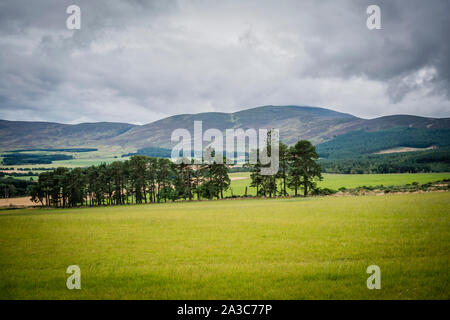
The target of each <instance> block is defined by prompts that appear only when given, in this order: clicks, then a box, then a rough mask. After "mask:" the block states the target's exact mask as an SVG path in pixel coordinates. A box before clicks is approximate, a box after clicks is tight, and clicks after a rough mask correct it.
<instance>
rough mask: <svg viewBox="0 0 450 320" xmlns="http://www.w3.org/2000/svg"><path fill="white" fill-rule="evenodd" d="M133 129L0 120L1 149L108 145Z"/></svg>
mask: <svg viewBox="0 0 450 320" xmlns="http://www.w3.org/2000/svg"><path fill="white" fill-rule="evenodd" d="M133 127H135V125H132V124H128V123H111V122H97V123H81V124H76V125H70V124H61V123H53V122H31V121H6V120H0V150H2V151H6V150H13V149H34V148H58V147H60V148H69V147H82V146H94V147H95V146H97V145H105V144H106V145H107V143H105V142H106V141H107V140H108V139H110V138H112V137H115V136H118V135H121V134H123V133H125V132H126V131H128V130H130V129H131V128H133Z"/></svg>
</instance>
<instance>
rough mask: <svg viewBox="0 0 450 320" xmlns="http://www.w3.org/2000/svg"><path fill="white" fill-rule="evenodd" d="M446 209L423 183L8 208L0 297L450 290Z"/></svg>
mask: <svg viewBox="0 0 450 320" xmlns="http://www.w3.org/2000/svg"><path fill="white" fill-rule="evenodd" d="M449 208H450V196H449V193H426V194H408V195H403V194H402V195H385V196H364V197H318V198H308V199H302V198H297V199H277V200H262V199H260V200H225V201H203V202H193V203H175V204H160V205H134V206H120V207H103V208H92V209H91V208H80V209H61V210H58V209H21V210H5V211H0V298H2V299H11V298H12V299H105V298H106V299H310V298H317V299H449V298H450V296H449V293H450V291H449V280H450V279H449V253H450V217H449V213H450V212H449ZM73 264H76V265H78V266H79V267H80V268H81V286H82V289H81V290H68V289H66V279H67V277H68V275H67V274H66V273H65V272H66V268H67V267H68V266H69V265H73ZM372 264H375V265H378V266H379V267H380V268H381V290H368V289H367V287H366V279H367V277H368V276H369V275H368V274H366V268H367V267H368V266H369V265H372Z"/></svg>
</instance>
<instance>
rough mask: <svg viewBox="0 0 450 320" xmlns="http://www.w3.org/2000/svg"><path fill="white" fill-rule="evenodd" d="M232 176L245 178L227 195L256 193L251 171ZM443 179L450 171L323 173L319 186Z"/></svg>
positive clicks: (388, 183) (449, 175) (358, 185)
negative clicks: (252, 183) (251, 184)
mask: <svg viewBox="0 0 450 320" xmlns="http://www.w3.org/2000/svg"><path fill="white" fill-rule="evenodd" d="M230 177H234V178H239V177H242V178H245V179H241V180H234V181H231V189H230V190H228V191H227V192H226V195H227V196H230V195H231V193H233V194H235V195H243V194H245V187H246V186H247V194H248V195H255V194H256V188H252V187H250V183H251V180H250V173H247V172H239V173H232V174H230ZM443 179H450V173H446V172H443V173H407V174H403V173H391V174H323V181H320V182H318V186H319V187H321V188H330V189H333V190H338V189H339V188H341V187H345V188H356V187H362V186H378V185H384V186H397V185H405V184H410V183H413V182H418V183H419V184H424V183H428V182H434V181H438V180H443ZM291 193H292V194H293V192H291Z"/></svg>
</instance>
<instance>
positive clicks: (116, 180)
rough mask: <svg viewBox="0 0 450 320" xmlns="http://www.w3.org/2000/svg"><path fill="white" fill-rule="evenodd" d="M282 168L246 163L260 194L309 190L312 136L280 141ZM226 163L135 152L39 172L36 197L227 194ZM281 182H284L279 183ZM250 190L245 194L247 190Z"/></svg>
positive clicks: (73, 202) (54, 201)
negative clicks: (269, 170)
mask: <svg viewBox="0 0 450 320" xmlns="http://www.w3.org/2000/svg"><path fill="white" fill-rule="evenodd" d="M279 159H280V170H279V172H278V173H277V174H276V175H273V176H263V175H261V168H262V167H263V166H262V165H261V163H259V162H258V163H256V164H253V165H250V164H246V165H245V166H246V167H247V168H248V169H249V170H250V171H251V186H252V187H255V188H256V190H257V195H258V196H269V197H273V196H277V195H288V192H287V188H290V189H292V190H294V194H295V195H297V194H298V191H299V190H300V189H302V190H303V192H304V195H305V196H306V195H308V191H309V190H310V189H312V188H314V187H315V182H314V181H315V180H317V179H321V175H320V172H321V169H320V166H319V165H318V164H317V163H316V160H317V159H318V155H317V153H316V152H315V148H314V146H312V145H311V143H309V141H299V142H298V143H297V144H296V145H295V146H293V147H291V148H288V147H287V146H286V145H284V144H280V157H279ZM223 163H224V164H217V163H215V162H214V163H212V164H193V163H192V164H184V163H181V164H175V163H173V162H171V161H170V160H169V159H164V158H151V157H147V156H142V155H136V156H132V157H131V158H130V159H129V160H126V161H116V162H113V163H111V164H108V165H107V164H101V165H99V166H91V167H88V168H75V169H72V170H70V169H68V168H57V169H56V170H54V171H51V172H43V173H41V174H40V175H39V181H38V183H37V184H35V185H34V186H33V188H32V190H31V198H32V200H33V201H34V202H36V203H41V204H42V205H43V206H54V207H74V206H79V205H83V206H100V205H122V204H130V203H154V202H167V201H176V200H178V199H184V200H193V199H197V200H201V199H214V198H217V199H223V198H224V193H225V191H227V190H228V189H229V187H230V178H229V175H228V173H229V169H230V166H229V165H226V164H225V163H226V161H225V160H224V161H223ZM278 183H280V186H278ZM245 195H246V194H245Z"/></svg>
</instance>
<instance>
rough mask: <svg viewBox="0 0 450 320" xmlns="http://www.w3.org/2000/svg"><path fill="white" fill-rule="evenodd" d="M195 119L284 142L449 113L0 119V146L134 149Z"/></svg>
mask: <svg viewBox="0 0 450 320" xmlns="http://www.w3.org/2000/svg"><path fill="white" fill-rule="evenodd" d="M198 120H202V121H203V131H205V130H207V129H209V128H217V129H219V130H221V131H224V130H225V129H229V128H230V129H231V128H242V129H248V128H255V129H259V128H267V129H271V128H279V129H280V138H281V140H282V141H283V142H285V143H287V144H293V143H295V142H296V141H298V140H300V139H308V140H311V141H312V142H313V143H315V144H318V143H321V142H325V141H329V140H332V139H334V138H335V137H337V136H340V135H343V134H346V133H348V132H352V131H357V130H363V131H369V132H372V131H379V130H386V129H393V128H404V127H408V128H420V129H427V128H429V129H450V118H444V119H435V118H425V117H417V116H409V115H396V116H386V117H380V118H376V119H371V120H367V119H361V118H358V117H355V116H353V115H350V114H346V113H340V112H336V111H332V110H329V109H324V108H315V107H306V106H263V107H257V108H252V109H247V110H243V111H238V112H234V113H218V112H207V113H199V114H182V115H176V116H172V117H168V118H165V119H162V120H158V121H155V122H152V123H149V124H146V125H142V126H138V125H131V124H126V123H108V122H100V123H83V124H78V125H67V124H58V123H48V122H24V121H5V120H0V150H2V151H5V150H11V149H23V148H50V147H53V148H54V147H59V148H62V147H65V148H67V147H95V148H97V147H98V148H103V149H108V148H109V149H111V148H114V149H120V150H124V151H127V152H134V151H136V150H137V149H140V148H146V147H163V148H170V147H171V145H172V144H171V141H170V137H171V133H172V132H173V130H175V129H177V128H185V129H188V130H189V131H190V132H191V133H193V124H194V121H198Z"/></svg>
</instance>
